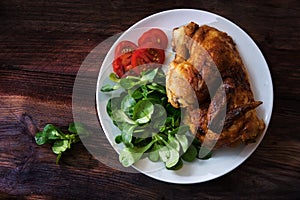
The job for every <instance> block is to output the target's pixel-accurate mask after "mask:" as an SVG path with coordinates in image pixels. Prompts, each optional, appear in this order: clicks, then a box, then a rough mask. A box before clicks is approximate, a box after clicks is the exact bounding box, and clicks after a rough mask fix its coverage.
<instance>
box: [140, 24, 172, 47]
mask: <svg viewBox="0 0 300 200" xmlns="http://www.w3.org/2000/svg"><path fill="white" fill-rule="evenodd" d="M145 44H147V45H149V44H151V45H152V46H148V47H152V48H161V49H166V48H167V46H168V37H167V35H166V34H165V32H163V31H162V30H160V29H158V28H152V29H150V30H148V31H146V32H145V33H143V35H142V36H141V37H140V38H139V40H138V45H139V46H140V47H142V46H145ZM145 47H147V46H145Z"/></svg>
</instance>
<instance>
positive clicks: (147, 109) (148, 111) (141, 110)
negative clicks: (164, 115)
mask: <svg viewBox="0 0 300 200" xmlns="http://www.w3.org/2000/svg"><path fill="white" fill-rule="evenodd" d="M153 111H154V106H153V104H152V103H151V102H150V101H147V100H142V101H139V102H138V103H137V104H136V105H135V106H134V110H133V119H134V120H135V121H136V122H137V123H139V124H144V123H147V122H149V121H150V119H151V115H152V113H153Z"/></svg>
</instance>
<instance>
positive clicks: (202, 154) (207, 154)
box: [198, 146, 212, 160]
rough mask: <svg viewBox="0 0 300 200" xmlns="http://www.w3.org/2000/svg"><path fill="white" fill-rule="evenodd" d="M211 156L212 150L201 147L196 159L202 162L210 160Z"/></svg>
mask: <svg viewBox="0 0 300 200" xmlns="http://www.w3.org/2000/svg"><path fill="white" fill-rule="evenodd" d="M211 156H212V150H209V149H207V148H206V147H204V146H202V147H201V148H200V150H199V153H198V158H200V159H202V160H207V159H209V158H211Z"/></svg>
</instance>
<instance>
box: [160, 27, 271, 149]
mask: <svg viewBox="0 0 300 200" xmlns="http://www.w3.org/2000/svg"><path fill="white" fill-rule="evenodd" d="M172 46H173V50H174V51H175V52H176V56H175V59H174V60H173V62H171V63H170V67H169V70H168V72H167V82H166V88H167V96H168V100H169V102H170V103H171V104H172V105H173V106H174V107H176V108H178V107H183V108H186V110H187V112H188V115H187V117H186V119H185V122H186V123H187V124H189V125H190V129H191V132H192V133H193V134H194V135H195V136H196V137H197V138H198V139H199V140H200V141H201V142H202V144H203V145H205V146H206V147H208V148H219V147H222V146H233V145H236V144H240V143H250V142H254V141H255V139H256V138H257V137H258V136H259V135H260V134H261V133H262V131H263V130H264V128H265V125H264V122H263V120H261V119H259V118H258V117H257V113H256V110H255V108H257V107H258V106H259V105H260V104H261V103H262V102H260V101H255V100H254V97H253V93H252V91H251V87H250V83H249V80H248V76H247V73H246V69H245V67H244V64H243V62H242V59H241V57H240V55H239V53H238V51H237V49H236V46H235V43H234V42H233V40H232V38H231V37H230V36H228V35H227V34H226V33H225V32H221V31H219V30H217V29H216V28H213V27H210V26H207V25H204V26H198V25H197V24H195V23H193V22H191V23H189V24H188V25H186V26H182V27H180V28H176V29H174V30H173V38H172Z"/></svg>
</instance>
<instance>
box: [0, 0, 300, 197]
mask: <svg viewBox="0 0 300 200" xmlns="http://www.w3.org/2000/svg"><path fill="white" fill-rule="evenodd" d="M175 8H195V9H202V10H207V11H210V12H214V13H216V14H219V15H221V16H224V17H225V18H228V19H229V20H231V21H233V22H234V23H236V24H237V25H238V26H240V27H241V28H242V29H244V30H245V31H246V32H247V33H248V34H249V35H250V36H251V37H252V38H253V40H254V41H255V42H256V44H257V45H258V47H259V48H260V49H261V51H262V53H263V54H264V56H265V58H266V60H267V63H268V65H269V68H270V71H271V75H272V78H273V85H274V107H273V115H272V119H271V123H270V126H269V128H268V131H267V133H266V135H265V137H264V139H263V141H262V143H261V144H260V145H259V147H258V148H257V150H256V151H255V152H254V153H253V154H252V155H251V156H250V158H249V159H247V160H246V161H245V162H244V163H243V164H242V165H241V166H239V167H238V168H237V169H235V170H233V171H232V172H230V173H228V174H226V175H224V176H222V177H220V178H217V179H215V180H212V181H209V182H204V183H200V184H192V185H177V184H168V183H164V182H161V181H157V180H154V179H152V178H149V177H147V176H145V175H143V174H140V173H125V172H121V171H118V170H115V169H112V168H110V167H108V166H106V165H105V164H103V163H101V162H99V161H98V160H97V159H96V158H94V157H93V156H92V155H91V154H90V153H89V152H88V151H87V150H86V149H85V147H84V145H83V144H82V143H77V144H75V145H74V148H72V149H71V150H70V151H68V152H66V154H65V155H63V158H62V160H61V163H60V165H56V164H55V155H54V154H53V153H52V151H51V149H50V146H47V145H45V146H37V145H36V144H35V141H34V135H35V134H36V132H38V131H40V130H42V128H43V127H44V126H45V124H47V123H53V124H55V125H57V126H58V127H61V128H62V129H64V130H66V129H67V125H68V124H69V123H70V122H72V121H73V114H72V94H73V85H74V82H75V79H76V75H77V72H78V70H79V68H80V66H81V64H82V62H83V60H84V59H85V57H86V56H87V55H88V54H89V52H90V51H91V50H92V49H94V48H95V47H96V46H97V45H98V44H99V43H101V42H102V41H104V40H105V39H107V38H108V37H111V36H113V35H115V34H118V33H120V32H122V31H125V30H126V29H127V28H129V27H130V26H131V25H133V24H134V23H136V22H137V21H139V20H141V19H143V18H144V17H146V16H149V15H151V14H154V13H157V12H160V11H163V10H168V9H175ZM299 32H300V3H299V1H296V0H287V1H279V0H275V1H256V0H255V1H238V2H237V1H219V0H213V1H177V0H176V1H164V2H161V3H157V1H133V2H126V1H122V0H120V1H117V0H110V1H98V2H97V3H94V2H93V1H85V0H80V1H59V0H58V1H16V0H12V1H2V2H0V199H6V198H20V199H23V198H24V199H240V198H242V199H298V198H299V197H300V190H299V185H300V156H299V155H300V134H299V133H300V126H299V123H300V112H299V110H300V89H299V82H300V59H299V52H300V38H299ZM100 53H102V54H105V51H104V50H103V52H100ZM95 73H97V72H95ZM93 84H94V82H93V83H91V86H92V85H93ZM82 109H89V112H90V114H91V115H95V113H96V111H95V109H91V108H90V107H88V108H86V107H85V106H84V105H83V108H82Z"/></svg>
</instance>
